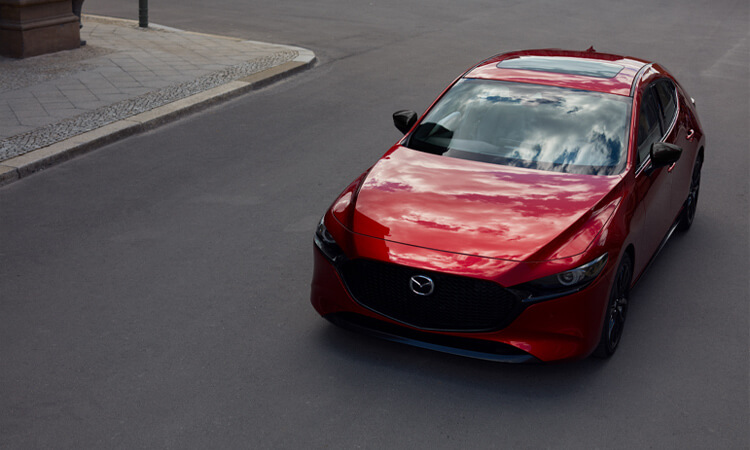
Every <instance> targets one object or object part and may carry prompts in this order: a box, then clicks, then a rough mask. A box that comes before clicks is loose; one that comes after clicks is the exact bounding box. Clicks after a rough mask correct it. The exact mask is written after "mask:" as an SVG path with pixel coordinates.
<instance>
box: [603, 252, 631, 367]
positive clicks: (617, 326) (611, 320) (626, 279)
mask: <svg viewBox="0 0 750 450" xmlns="http://www.w3.org/2000/svg"><path fill="white" fill-rule="evenodd" d="M632 278H633V261H632V258H631V257H630V253H625V255H623V257H622V261H620V265H619V266H618V267H617V273H616V274H615V279H614V281H613V282H612V289H611V291H610V294H609V302H607V311H606V314H605V316H604V324H603V325H602V334H601V336H600V337H599V345H597V347H596V349H595V350H594V353H593V356H594V357H595V358H609V357H610V356H612V355H613V354H614V353H615V350H617V346H618V344H619V343H620V339H621V338H622V330H623V329H624V327H625V319H626V318H627V315H628V303H629V295H630V282H631V281H632Z"/></svg>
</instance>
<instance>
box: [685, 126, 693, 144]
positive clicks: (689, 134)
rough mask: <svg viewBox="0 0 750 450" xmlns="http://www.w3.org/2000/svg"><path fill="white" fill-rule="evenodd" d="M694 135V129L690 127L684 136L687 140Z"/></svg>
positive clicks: (690, 139)
mask: <svg viewBox="0 0 750 450" xmlns="http://www.w3.org/2000/svg"><path fill="white" fill-rule="evenodd" d="M694 137H695V130H693V129H692V128H691V129H690V131H688V134H687V136H685V138H686V139H687V140H688V141H692V140H693V138H694Z"/></svg>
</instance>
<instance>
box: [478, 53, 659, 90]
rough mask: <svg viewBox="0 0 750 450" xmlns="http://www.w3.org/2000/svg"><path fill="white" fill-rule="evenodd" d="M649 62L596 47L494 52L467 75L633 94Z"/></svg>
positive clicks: (487, 78)
mask: <svg viewBox="0 0 750 450" xmlns="http://www.w3.org/2000/svg"><path fill="white" fill-rule="evenodd" d="M648 64H649V62H648V61H644V60H640V59H637V58H632V57H629V56H620V55H612V54H608V53H599V52H597V51H595V50H593V49H589V50H587V51H570V50H558V49H542V50H524V51H519V52H511V53H503V54H499V55H495V56H493V57H492V58H489V59H487V60H485V61H482V62H481V63H479V64H477V65H476V66H475V67H473V68H472V69H470V70H469V71H468V72H467V73H466V74H464V78H480V79H486V80H498V81H514V82H519V83H532V84H543V85H548V86H560V87H566V88H572V89H581V90H587V91H596V92H604V93H608V94H617V95H624V96H630V95H631V88H632V86H633V82H634V81H635V80H636V77H637V75H638V72H639V71H640V70H641V69H643V68H644V67H645V66H647V65H648Z"/></svg>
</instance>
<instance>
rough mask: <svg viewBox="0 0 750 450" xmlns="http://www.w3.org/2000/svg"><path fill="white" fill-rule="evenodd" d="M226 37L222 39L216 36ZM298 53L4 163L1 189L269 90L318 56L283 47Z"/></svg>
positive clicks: (306, 66) (0, 170) (301, 49)
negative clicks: (73, 160)
mask: <svg viewBox="0 0 750 450" xmlns="http://www.w3.org/2000/svg"><path fill="white" fill-rule="evenodd" d="M215 37H222V36H215ZM283 47H286V48H288V49H290V50H295V51H297V52H298V56H297V57H296V58H294V59H293V60H291V61H288V62H286V63H284V64H280V65H278V66H275V67H270V68H268V69H265V70H262V71H260V72H258V73H255V74H252V75H250V76H247V77H245V78H241V79H239V80H235V81H231V82H229V83H226V84H223V85H221V86H218V87H215V88H213V89H208V90H206V91H203V92H200V93H198V94H195V95H192V96H190V97H186V98H183V99H181V100H177V101H175V102H172V103H169V104H167V105H164V106H160V107H157V108H154V109H152V110H149V111H146V112H143V113H140V114H137V115H134V116H131V117H128V118H126V119H122V120H119V121H117V122H114V123H111V124H109V125H105V126H103V127H100V128H97V129H95V130H92V131H89V132H86V133H82V134H79V135H77V136H73V137H71V138H69V139H66V140H64V141H60V142H57V143H54V144H52V145H49V146H47V147H43V148H40V149H37V150H33V151H31V152H28V153H25V154H23V155H19V156H16V157H13V158H10V159H7V160H5V161H2V162H0V186H4V185H7V184H9V183H12V182H13V181H16V180H19V179H21V178H25V177H27V176H29V175H31V174H33V173H35V172H38V171H40V170H43V169H46V168H48V167H50V166H53V165H56V164H59V163H62V162H64V161H67V160H69V159H72V158H75V157H76V156H79V155H82V154H84V153H87V152H90V151H92V150H94V149H97V148H100V147H103V146H105V145H107V144H111V143H113V142H116V141H118V140H121V139H124V138H126V137H129V136H132V135H135V134H139V133H142V132H144V131H148V130H152V129H154V128H157V127H159V126H161V125H163V124H165V123H168V122H171V121H174V120H177V119H179V118H181V117H184V116H186V115H188V114H191V113H194V112H196V111H200V110H203V109H206V108H208V107H209V106H212V105H214V104H217V103H220V102H222V101H225V100H228V99H230V98H234V97H238V96H240V95H242V94H245V93H247V92H250V91H253V90H257V89H260V88H263V87H265V86H268V85H270V84H272V83H274V82H276V81H279V80H281V79H284V78H287V77H290V76H292V75H295V74H297V73H299V72H302V71H304V70H307V69H309V68H311V67H312V66H313V65H314V64H315V61H316V58H315V54H314V53H313V52H311V51H310V50H307V49H303V48H300V47H292V46H283Z"/></svg>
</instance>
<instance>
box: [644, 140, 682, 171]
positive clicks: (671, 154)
mask: <svg viewBox="0 0 750 450" xmlns="http://www.w3.org/2000/svg"><path fill="white" fill-rule="evenodd" d="M680 155H682V149H681V148H680V147H678V146H676V145H674V144H667V143H666V142H654V143H653V144H651V165H652V166H653V168H654V169H658V168H659V167H664V166H669V165H671V164H674V163H676V162H677V160H678V159H680Z"/></svg>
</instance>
